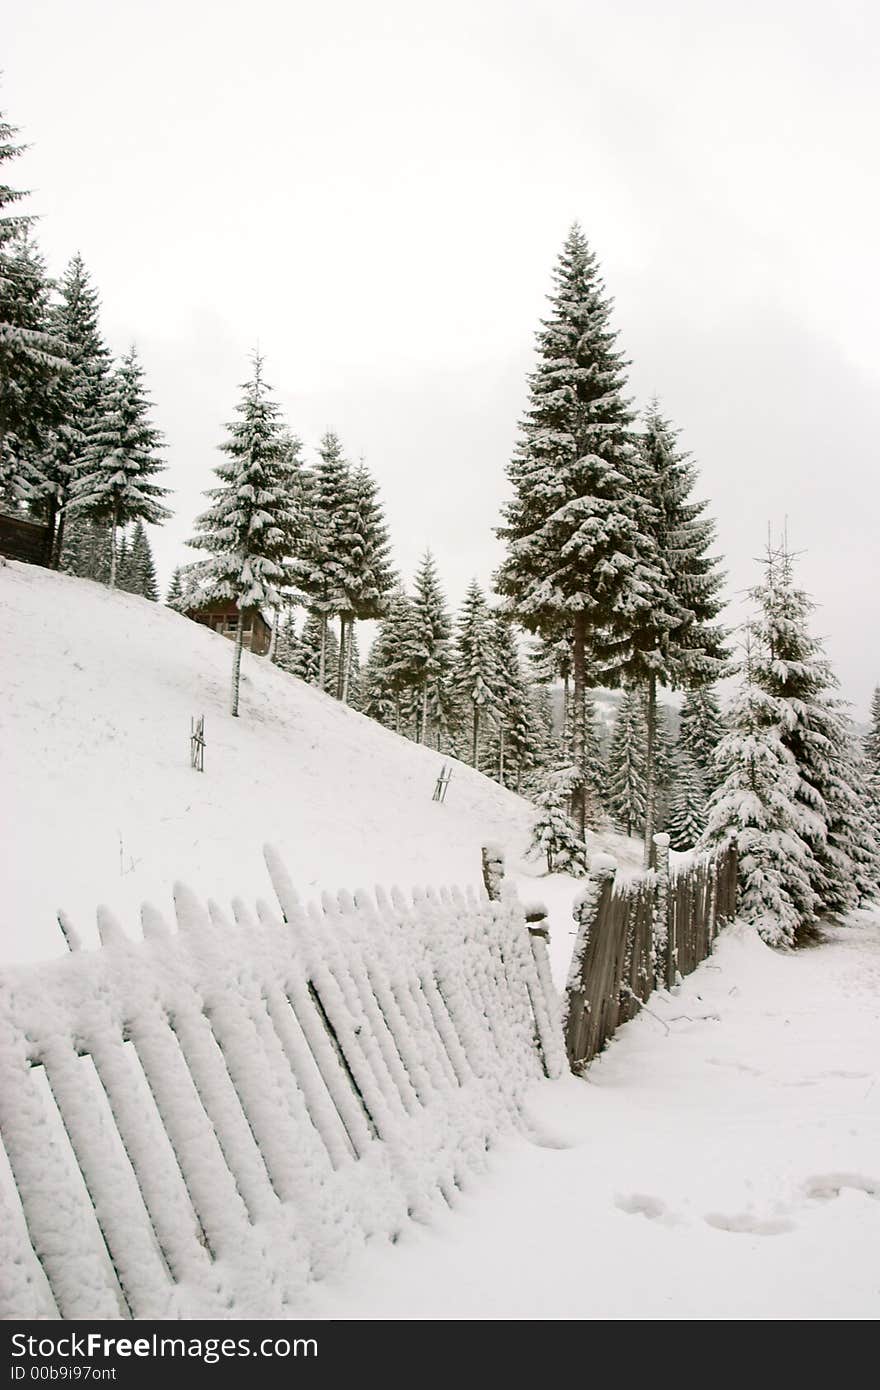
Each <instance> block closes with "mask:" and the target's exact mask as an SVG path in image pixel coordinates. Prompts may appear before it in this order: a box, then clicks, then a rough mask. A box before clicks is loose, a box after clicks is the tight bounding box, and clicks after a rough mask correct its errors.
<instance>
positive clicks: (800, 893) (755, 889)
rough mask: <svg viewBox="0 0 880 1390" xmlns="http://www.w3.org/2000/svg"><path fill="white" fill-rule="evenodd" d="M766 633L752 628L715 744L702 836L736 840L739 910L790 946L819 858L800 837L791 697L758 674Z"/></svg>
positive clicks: (808, 902) (719, 842) (809, 911)
mask: <svg viewBox="0 0 880 1390" xmlns="http://www.w3.org/2000/svg"><path fill="white" fill-rule="evenodd" d="M760 640H761V638H760V634H759V633H757V632H756V631H755V629H754V627H753V626H752V625H749V626H748V627H747V628H746V655H745V662H744V665H743V680H742V684H741V686H740V689H739V691H738V693H737V695H736V697H735V699H734V701H733V705H732V707H731V710H730V714H729V718H728V728H729V733H727V734H726V735H725V737H724V738H722V740H721V742H720V743H719V745H718V747H717V749H716V750H715V755H714V761H715V782H716V790H715V791H714V792H713V793H712V796H711V797H710V800H709V805H708V808H707V813H706V820H707V824H706V831H705V834H704V836H703V840H702V842H701V844H702V845H705V846H707V847H709V848H719V849H721V850H724V849H726V848H727V847H728V846H731V845H732V846H733V847H734V848H735V850H736V855H737V866H738V894H737V914H738V916H740V917H742V918H743V919H744V920H745V921H747V922H751V923H752V924H753V926H755V927H756V928H757V929H758V931H759V932H760V934H761V936H762V937H763V938H764V940H765V941H767V942H769V943H770V945H772V946H792V945H794V943H795V941H796V938H797V936H798V934H799V933H800V932H801V931H802V930H803V928H804V927H805V926H806V925H807V924H808V923H809V922H811V921H813V920H814V918H815V914H816V909H817V907H818V902H817V899H816V896H815V893H814V892H813V889H812V887H811V878H812V877H813V872H814V861H813V856H812V852H811V850H810V846H809V845H808V844H807V842H806V841H805V840H804V839H803V838H802V837H801V834H800V828H801V826H802V824H803V814H802V808H801V807H799V806H798V805H797V800H796V799H797V795H798V784H799V781H800V778H799V774H798V769H797V765H796V763H795V760H794V757H793V755H792V753H791V752H790V750H789V749H788V748H786V746H785V744H784V742H783V738H782V730H783V728H784V726H785V722H786V719H787V716H788V712H787V710H786V706H785V702H784V701H782V700H779V699H778V698H777V697H776V696H774V695H771V694H770V693H769V692H768V691H766V690H764V689H762V688H761V687H760V686H759V685H758V684H757V683H756V681H755V679H754V675H755V671H754V663H753V650H754V648H755V647H756V646H757V645H758V644H759V643H760Z"/></svg>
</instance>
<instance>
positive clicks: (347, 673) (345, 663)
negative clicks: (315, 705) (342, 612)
mask: <svg viewBox="0 0 880 1390" xmlns="http://www.w3.org/2000/svg"><path fill="white" fill-rule="evenodd" d="M353 657H354V618H349V620H348V640H347V642H346V644H345V657H344V659H343V656H342V653H341V652H340V657H339V659H340V661H342V703H343V704H344V705H347V704H348V692H349V690H350V689H351V663H352V659H353Z"/></svg>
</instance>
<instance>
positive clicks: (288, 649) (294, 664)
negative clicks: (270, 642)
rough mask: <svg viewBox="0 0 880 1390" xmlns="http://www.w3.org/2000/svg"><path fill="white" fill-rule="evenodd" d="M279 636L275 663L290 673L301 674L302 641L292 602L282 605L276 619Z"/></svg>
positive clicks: (276, 644)
mask: <svg viewBox="0 0 880 1390" xmlns="http://www.w3.org/2000/svg"><path fill="white" fill-rule="evenodd" d="M276 621H277V623H278V637H277V640H276V643H275V665H276V666H280V667H281V670H282V671H287V672H289V673H290V675H293V676H298V675H300V641H299V637H298V636H297V632H296V618H295V613H294V607H293V604H292V603H285V604H283V605H282V609H281V613H280V615H279V616H278V618H277V619H276Z"/></svg>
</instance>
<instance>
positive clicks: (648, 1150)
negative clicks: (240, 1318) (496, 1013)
mask: <svg viewBox="0 0 880 1390" xmlns="http://www.w3.org/2000/svg"><path fill="white" fill-rule="evenodd" d="M828 936H829V939H828V941H827V942H826V944H824V945H822V946H819V947H816V948H814V949H811V950H805V951H801V952H798V953H797V954H786V955H781V954H776V953H774V952H772V951H771V950H770V949H769V948H768V947H766V946H764V945H763V944H762V943H761V942H760V940H759V939H758V937H757V936H756V934H755V933H754V931H753V930H752V929H751V928H748V927H733V928H730V929H728V931H727V932H725V933H724V934H723V936H722V938H721V940H720V942H719V945H718V948H717V951H716V954H715V955H714V956H713V958H712V959H711V960H709V961H707V962H705V963H704V964H703V965H702V966H701V967H700V968H699V969H698V970H697V971H696V972H695V973H694V974H693V975H691V976H689V977H688V979H687V980H686V981H685V982H684V984H683V985H682V986H681V987H680V988H679V989H678V990H676V991H675V993H674V995H666V994H662V995H655V996H654V999H653V1000H652V1002H651V1006H650V1007H651V1010H652V1015H655V1016H649V1015H648V1014H642V1015H641V1016H640V1017H639V1018H638V1019H635V1020H634V1021H633V1022H632V1023H628V1024H626V1025H625V1026H624V1028H623V1029H621V1030H620V1032H619V1033H618V1034H617V1036H616V1038H615V1040H614V1041H613V1042H612V1043H611V1045H610V1046H609V1048H608V1049H607V1051H606V1052H605V1053H604V1054H603V1055H602V1056H601V1057H600V1058H598V1059H597V1060H596V1061H595V1062H594V1063H593V1065H592V1066H591V1068H590V1070H589V1073H588V1075H587V1077H586V1079H585V1080H576V1079H575V1078H574V1077H567V1078H565V1079H564V1080H563V1081H559V1082H553V1083H549V1082H548V1083H545V1084H544V1085H543V1086H541V1087H539V1088H538V1090H537V1092H536V1094H535V1101H534V1105H533V1120H534V1125H535V1133H536V1139H537V1143H535V1144H526V1143H524V1142H523V1141H521V1140H513V1139H511V1140H510V1141H509V1142H508V1143H507V1145H506V1147H505V1148H504V1149H503V1150H502V1151H500V1152H498V1151H496V1153H495V1155H494V1158H493V1163H492V1167H491V1169H490V1172H489V1173H488V1174H487V1175H486V1176H485V1177H483V1178H481V1180H480V1182H479V1183H475V1184H473V1185H471V1186H470V1187H469V1188H466V1190H465V1191H464V1193H463V1194H462V1195H461V1196H460V1197H459V1198H458V1200H457V1201H456V1206H455V1210H454V1211H452V1212H447V1213H443V1215H442V1216H441V1217H440V1218H439V1219H438V1220H437V1221H436V1222H434V1223H432V1225H431V1227H430V1228H427V1229H425V1228H421V1229H420V1228H417V1227H415V1226H411V1227H409V1228H408V1229H407V1230H406V1232H405V1233H404V1235H403V1236H402V1238H401V1240H400V1241H399V1242H398V1244H397V1245H396V1246H395V1247H394V1248H393V1249H391V1250H379V1249H377V1250H374V1251H369V1252H367V1253H366V1254H365V1255H363V1256H361V1257H360V1258H359V1259H358V1260H356V1261H355V1262H354V1263H353V1264H352V1265H351V1266H350V1267H349V1269H348V1271H347V1273H346V1275H345V1277H344V1278H341V1279H336V1280H334V1281H332V1282H331V1283H329V1284H327V1285H324V1286H322V1287H320V1288H317V1289H316V1290H315V1299H316V1303H317V1307H318V1311H319V1312H320V1313H321V1314H322V1315H323V1316H326V1317H333V1318H351V1317H354V1318H395V1317H396V1318H425V1317H427V1318H504V1319H513V1318H528V1319H534V1318H538V1319H542V1318H551V1319H569V1318H586V1319H607V1318H614V1319H638V1318H651V1319H670V1318H672V1319H693V1318H699V1319H714V1318H728V1319H729V1318H748V1319H763V1318H780V1319H781V1318H786V1319H788V1318H795V1319H806V1318H847V1319H849V1318H876V1317H878V1316H880V1257H878V1252H880V919H877V918H875V919H874V920H873V922H871V921H869V919H868V918H867V916H866V915H865V916H863V917H862V918H861V920H860V921H859V922H857V923H854V925H853V926H852V927H850V928H844V929H837V930H835V931H833V932H829V933H828Z"/></svg>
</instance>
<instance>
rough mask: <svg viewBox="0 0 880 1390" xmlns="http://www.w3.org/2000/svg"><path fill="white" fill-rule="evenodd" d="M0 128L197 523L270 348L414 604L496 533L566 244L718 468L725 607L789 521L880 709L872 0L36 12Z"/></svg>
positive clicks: (613, 0)
mask: <svg viewBox="0 0 880 1390" xmlns="http://www.w3.org/2000/svg"><path fill="white" fill-rule="evenodd" d="M3 28H4V40H5V42H4V45H3V47H4V57H3V59H2V62H3V67H4V70H5V75H4V78H3V80H2V86H0V107H2V108H5V109H6V111H7V112H8V115H9V117H10V119H11V120H12V121H13V122H14V123H15V124H17V125H19V126H20V127H22V132H23V136H24V138H26V139H28V140H29V141H31V143H32V148H31V150H30V151H29V152H28V153H27V155H26V156H24V158H22V159H21V160H19V161H18V163H17V167H16V169H15V171H14V178H13V181H14V182H15V183H16V184H17V185H18V186H28V187H30V188H32V189H33V190H34V197H33V198H32V200H31V205H32V208H33V210H34V211H38V212H39V213H41V214H42V216H43V221H42V224H41V228H40V233H39V235H40V240H41V243H42V246H43V249H44V251H45V252H46V254H47V255H48V257H49V261H50V266H51V269H52V270H53V272H55V273H60V271H61V269H62V268H63V266H64V264H65V262H66V261H67V260H68V259H69V257H70V255H71V254H72V253H73V252H74V251H76V250H80V251H81V252H82V254H83V256H84V258H85V260H86V263H87V265H88V267H89V269H90V270H91V272H92V274H93V276H94V278H95V281H96V283H97V285H98V288H99V290H100V292H101V295H102V299H103V305H104V326H105V331H106V334H107V337H108V340H109V341H110V344H111V346H112V347H113V349H114V350H115V351H119V352H121V351H122V350H123V349H124V348H125V347H126V346H127V345H128V344H129V342H131V341H135V342H136V343H137V345H138V347H139V348H140V350H141V353H142V355H143V357H144V360H145V363H146V367H147V370H148V373H149V381H150V386H151V390H152V393H153V396H154V399H155V402H156V415H157V419H158V422H159V423H160V425H161V426H162V428H163V429H164V430H165V432H166V435H167V439H168V462H169V471H168V474H167V482H168V484H169V485H170V486H171V487H172V488H173V489H174V490H175V496H174V498H173V499H172V500H173V504H174V506H175V509H176V513H177V514H176V516H175V519H174V521H173V522H172V523H170V524H169V525H168V526H166V527H165V528H164V529H163V530H162V531H161V532H155V533H154V539H155V548H156V553H157V559H158V561H159V564H160V567H161V570H162V575H163V579H165V578H167V576H168V574H169V572H170V569H171V567H172V566H173V564H174V563H176V562H179V561H180V560H182V559H184V558H186V557H185V553H184V551H183V542H184V541H185V539H186V537H187V535H189V534H190V527H191V523H192V519H193V517H194V516H195V514H196V512H197V511H198V510H200V508H201V498H200V494H201V492H202V490H203V489H204V488H205V487H206V486H209V485H210V483H211V481H212V475H211V468H212V466H213V464H214V463H215V462H216V457H217V456H216V453H215V446H216V444H217V443H218V442H219V440H220V439H221V438H222V425H223V422H224V421H225V420H227V419H228V418H229V417H230V415H231V412H232V410H233V407H234V404H235V402H236V400H237V397H238V385H239V383H240V382H241V381H243V380H244V378H245V376H246V375H247V372H248V362H247V355H248V353H249V352H250V350H251V349H252V348H253V346H254V345H255V344H257V343H259V346H260V348H261V350H262V351H263V352H264V353H265V355H266V358H267V368H266V370H267V376H268V378H269V380H270V381H272V382H273V383H274V384H275V386H276V387H277V390H278V394H279V397H280V399H281V401H282V403H283V405H284V408H285V410H286V413H287V416H288V419H289V421H290V424H291V425H292V427H293V428H294V429H295V430H296V432H297V433H298V434H300V435H301V437H302V438H303V439H304V440H305V442H306V443H307V444H314V443H315V442H316V441H317V439H318V438H319V436H320V434H321V433H322V432H323V431H324V430H325V429H326V428H328V427H332V428H335V429H336V430H337V431H338V432H339V433H340V435H341V436H342V439H343V442H344V443H345V445H346V446H347V449H348V451H349V453H350V455H351V456H352V457H357V456H358V455H360V454H361V453H363V454H364V455H365V456H366V458H367V460H368V462H369V464H370V465H371V467H372V468H373V470H374V472H375V473H376V475H377V476H378V478H379V480H380V484H381V487H382V490H383V494H384V498H385V502H386V506H387V512H388V517H389V521H390V524H391V527H392V533H393V539H394V545H395V552H396V556H397V560H398V563H399V565H400V567H401V569H402V570H403V572H404V574H405V576H406V577H407V578H409V576H410V574H411V573H412V570H413V568H414V566H415V564H416V563H417V560H418V557H419V555H420V553H421V552H422V550H423V549H424V547H425V546H426V545H431V547H432V548H433V549H434V551H435V552H436V554H437V557H438V559H439V562H440V565H441V567H442V570H443V573H444V575H445V577H446V580H447V583H448V587H449V590H450V595H451V597H452V598H453V599H454V600H456V601H457V600H458V599H459V598H460V597H461V594H462V592H463V589H464V586H465V584H466V582H467V580H468V578H469V577H470V576H471V575H472V574H476V575H477V576H478V577H479V578H480V579H481V580H482V581H483V582H486V583H487V582H488V580H489V578H490V575H491V572H492V569H493V568H494V566H495V565H496V563H497V561H498V558H499V550H498V547H497V543H496V542H495V540H494V538H493V536H492V529H491V528H492V527H493V525H495V524H496V522H497V518H498V507H499V503H500V500H501V498H502V496H503V495H504V491H505V486H506V485H505V479H504V467H505V464H506V461H507V459H508V457H509V454H510V450H511V445H512V442H513V438H514V435H515V430H516V422H517V419H518V417H519V415H520V413H521V410H522V407H523V404H524V401H525V374H526V372H527V370H528V368H529V365H530V361H531V357H532V350H533V340H534V331H535V328H536V326H537V321H538V318H539V316H540V314H541V313H542V311H543V297H544V295H545V293H546V291H547V289H548V288H549V277H550V270H551V267H552V264H553V261H554V259H555V256H556V254H557V252H558V249H559V247H560V245H561V242H562V240H563V238H564V236H565V233H566V230H567V228H568V226H569V224H570V223H571V221H572V220H574V219H575V218H577V219H578V220H579V221H580V222H581V224H582V226H583V228H584V231H585V232H586V235H587V237H588V238H589V240H590V241H591V243H592V245H593V247H594V249H595V250H596V251H597V253H598V255H599V258H600V261H601V263H602V266H603V270H604V274H605V279H606V282H607V285H608V288H609V290H610V292H611V294H612V295H613V296H614V299H615V302H616V309H615V323H616V326H617V327H618V328H619V330H620V335H621V343H622V346H623V347H624V349H625V351H626V352H627V354H628V356H630V357H631V358H632V369H631V383H632V392H633V395H634V396H635V398H636V400H637V401H638V402H639V404H640V405H641V404H644V403H645V402H646V400H647V398H648V397H649V396H650V395H651V394H653V393H655V392H656V393H658V394H659V395H660V397H661V400H662V403H663V406H664V408H665V410H666V412H667V414H668V415H670V416H671V417H672V418H673V419H674V420H675V421H676V422H677V423H678V424H679V425H681V427H682V428H683V432H684V434H683V438H684V442H685V443H686V445H687V447H688V448H690V449H691V450H693V452H694V454H695V456H696V458H697V459H698V461H699V464H700V468H701V473H702V478H701V486H702V492H703V494H704V495H706V496H707V497H709V498H710V500H711V508H712V511H713V513H714V515H715V516H716V517H717V520H718V525H719V542H720V548H721V549H722V550H723V552H724V553H725V555H726V557H727V562H728V571H729V588H730V591H731V593H735V592H736V591H738V590H742V589H743V588H744V587H745V586H747V585H748V584H750V583H752V582H753V581H754V579H755V577H756V567H755V564H754V557H755V556H756V555H758V554H759V552H760V550H761V548H762V545H763V543H764V539H765V537H766V531H767V524H768V522H772V523H773V524H774V526H781V524H782V523H783V520H784V518H785V517H787V518H788V527H789V536H790V539H791V543H792V545H793V547H794V548H795V549H798V550H802V551H804V552H805V553H804V556H803V560H802V564H801V578H802V581H803V583H804V584H805V585H806V587H808V588H809V589H810V590H812V592H813V594H814V596H815V598H816V599H817V601H818V602H819V603H820V605H821V607H820V610H819V613H818V615H817V628H818V630H819V631H821V632H822V633H824V634H826V635H827V636H828V639H829V641H828V646H829V651H830V653H831V656H832V658H833V660H834V661H835V663H836V665H837V668H838V671H839V674H840V676H841V679H842V682H843V686H844V691H845V694H846V695H847V696H848V698H850V699H851V700H853V701H854V702H855V704H856V713H857V715H858V716H859V717H860V718H864V717H865V713H866V707H867V703H868V699H869V695H870V690H871V688H872V687H873V685H874V684H875V683H877V682H880V598H878V592H880V586H878V559H877V552H878V532H880V525H878V503H880V485H878V481H877V479H878V441H880V391H878V387H880V380H878V377H880V365H878V355H877V348H876V337H877V325H878V323H880V291H878V277H877V254H878V247H880V186H878V184H880V180H878V164H880V160H878V136H880V120H878V115H880V98H878V86H880V84H878V71H880V7H878V6H877V5H876V4H872V3H859V2H858V0H838V3H824V4H820V3H807V2H806V0H801V3H795V0H792V3H786V2H785V0H763V2H762V3H754V0H737V3H732V0H727V2H726V3H723V4H722V3H710V2H708V0H707V2H706V3H696V0H693V2H690V0H666V2H665V3H664V4H662V5H661V4H658V3H656V0H580V2H578V0H541V3H538V0H469V2H468V0H445V2H444V3H443V4H432V5H427V4H423V3H420V0H392V3H387V2H386V3H382V4H376V3H373V4H370V3H367V2H366V0H321V3H318V0H312V3H308V4H306V3H303V0H286V2H285V3H281V2H280V0H249V3H242V0H238V3H230V2H229V0H173V3H172V0H150V2H149V3H146V2H145V0H122V2H121V3H120V0H76V3H71V0H29V3H28V4H27V5H18V6H16V7H15V8H14V12H12V13H7V14H6V16H5V18H4V24H3Z"/></svg>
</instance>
